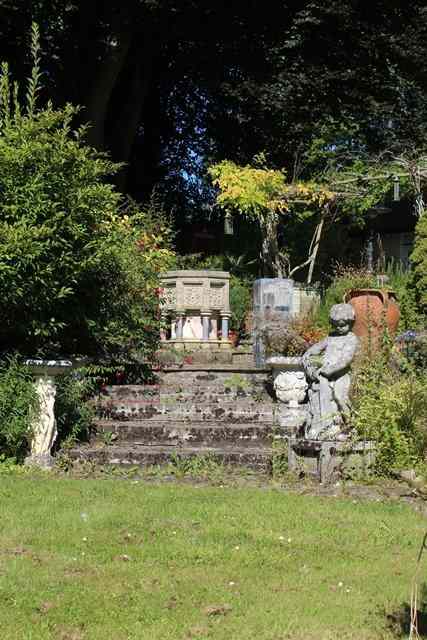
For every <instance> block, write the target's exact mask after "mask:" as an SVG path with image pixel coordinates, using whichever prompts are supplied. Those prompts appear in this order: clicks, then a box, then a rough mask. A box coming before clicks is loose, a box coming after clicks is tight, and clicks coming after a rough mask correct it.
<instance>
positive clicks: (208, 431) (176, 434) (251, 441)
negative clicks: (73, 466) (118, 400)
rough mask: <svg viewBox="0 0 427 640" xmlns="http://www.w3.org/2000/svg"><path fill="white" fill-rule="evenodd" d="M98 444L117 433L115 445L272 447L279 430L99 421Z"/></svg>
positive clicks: (262, 425) (242, 425)
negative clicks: (125, 443)
mask: <svg viewBox="0 0 427 640" xmlns="http://www.w3.org/2000/svg"><path fill="white" fill-rule="evenodd" d="M95 429H96V433H95V435H94V438H93V440H94V441H105V439H106V438H107V437H111V435H113V434H114V442H116V443H117V444H119V443H120V444H121V443H123V442H127V443H134V444H137V445H139V444H141V445H150V446H151V445H153V444H159V445H163V444H167V445H176V446H180V445H191V444H197V445H210V444H211V443H215V444H221V445H222V444H227V443H228V444H233V443H234V444H235V445H236V446H238V447H241V446H244V447H246V446H253V445H259V446H267V447H269V446H271V442H272V440H273V439H274V438H275V435H276V430H275V429H274V428H273V425H272V424H269V423H259V424H256V423H240V424H229V423H223V424H218V422H196V421H192V422H190V423H185V422H182V421H172V420H169V421H164V420H151V421H150V422H148V421H140V420H138V421H126V422H119V421H114V420H110V421H109V420H98V421H97V422H96V424H95Z"/></svg>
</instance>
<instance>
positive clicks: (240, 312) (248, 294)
mask: <svg viewBox="0 0 427 640" xmlns="http://www.w3.org/2000/svg"><path fill="white" fill-rule="evenodd" d="M251 309H252V286H251V284H250V283H249V282H248V281H247V280H244V279H241V278H238V277H237V276H233V275H232V276H231V278H230V311H231V322H230V329H231V330H232V331H236V332H237V333H238V334H239V335H242V334H244V333H245V320H246V318H247V315H248V313H249V312H250V310H251Z"/></svg>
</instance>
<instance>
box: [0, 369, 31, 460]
mask: <svg viewBox="0 0 427 640" xmlns="http://www.w3.org/2000/svg"><path fill="white" fill-rule="evenodd" d="M38 410H39V407H38V400H37V396H36V392H35V389H34V385H33V380H32V376H31V374H30V373H29V371H28V369H27V368H26V367H23V366H22V365H20V364H19V363H18V360H17V359H16V358H11V359H9V360H7V361H5V362H3V363H2V364H1V366H0V454H1V455H2V456H3V457H4V458H15V459H16V460H22V459H23V457H24V455H25V453H26V451H27V449H28V445H29V441H30V438H31V420H32V418H34V417H35V416H37V413H38Z"/></svg>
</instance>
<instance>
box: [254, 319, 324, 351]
mask: <svg viewBox="0 0 427 640" xmlns="http://www.w3.org/2000/svg"><path fill="white" fill-rule="evenodd" d="M326 333H327V332H326V331H324V330H323V329H322V328H319V327H317V326H316V325H315V324H314V323H313V321H312V320H311V319H310V318H303V319H294V320H290V321H289V322H286V321H284V320H283V319H282V318H272V319H271V320H269V321H268V323H267V324H266V326H265V327H264V328H263V329H262V330H261V338H262V340H263V342H264V346H265V350H266V354H267V355H269V356H272V355H285V356H300V355H302V354H303V353H305V352H306V351H307V349H309V348H310V347H311V346H312V345H313V344H315V343H316V342H318V341H319V340H322V338H324V337H325V335H326Z"/></svg>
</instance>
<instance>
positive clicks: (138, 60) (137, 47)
mask: <svg viewBox="0 0 427 640" xmlns="http://www.w3.org/2000/svg"><path fill="white" fill-rule="evenodd" d="M153 40H154V38H153V31H152V29H148V30H147V32H146V34H145V35H141V34H137V35H135V37H134V42H133V44H132V46H131V47H130V49H129V53H128V59H127V61H126V63H125V66H129V73H128V78H127V79H126V80H124V81H123V82H122V83H121V82H119V85H118V91H120V95H118V96H117V97H116V105H117V106H115V108H113V113H114V120H113V119H111V120H112V122H111V127H109V128H110V129H111V130H112V136H111V138H110V145H109V146H110V148H111V150H112V155H113V157H114V158H115V159H116V160H118V161H119V162H128V161H129V158H130V155H131V151H132V145H133V143H134V140H135V136H136V134H137V131H138V125H139V124H140V120H141V114H142V110H143V106H144V101H145V99H146V97H147V95H148V93H149V91H150V86H151V84H152V80H153V75H154V73H153V69H154V60H155V56H156V52H157V47H155V44H154V41H153ZM127 63H129V64H127ZM126 173H127V172H126V171H121V172H120V174H119V175H118V176H117V181H116V182H117V184H118V187H119V188H121V189H122V190H123V189H124V186H125V181H126Z"/></svg>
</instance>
